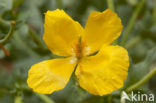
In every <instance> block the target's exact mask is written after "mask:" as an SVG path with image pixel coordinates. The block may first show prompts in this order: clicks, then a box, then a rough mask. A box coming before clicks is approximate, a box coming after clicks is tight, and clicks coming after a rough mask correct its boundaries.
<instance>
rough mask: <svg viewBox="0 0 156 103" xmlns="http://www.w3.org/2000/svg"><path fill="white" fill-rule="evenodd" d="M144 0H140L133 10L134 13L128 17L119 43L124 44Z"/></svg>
mask: <svg viewBox="0 0 156 103" xmlns="http://www.w3.org/2000/svg"><path fill="white" fill-rule="evenodd" d="M145 1H146V0H142V1H140V3H139V4H138V6H137V8H136V10H135V11H134V13H133V14H132V17H131V18H130V20H129V22H128V24H127V27H126V28H125V30H124V32H123V36H122V39H121V45H123V46H124V45H125V42H126V41H127V38H128V36H129V35H130V33H131V30H132V28H133V26H134V24H135V21H136V19H137V17H138V15H139V13H140V11H141V9H142V7H143V5H144V4H145Z"/></svg>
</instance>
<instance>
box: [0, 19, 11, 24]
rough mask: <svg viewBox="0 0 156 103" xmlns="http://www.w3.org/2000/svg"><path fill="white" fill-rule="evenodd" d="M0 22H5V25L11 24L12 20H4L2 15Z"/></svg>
mask: <svg viewBox="0 0 156 103" xmlns="http://www.w3.org/2000/svg"><path fill="white" fill-rule="evenodd" d="M0 24H4V25H7V26H8V25H10V21H8V20H4V19H3V18H2V17H0Z"/></svg>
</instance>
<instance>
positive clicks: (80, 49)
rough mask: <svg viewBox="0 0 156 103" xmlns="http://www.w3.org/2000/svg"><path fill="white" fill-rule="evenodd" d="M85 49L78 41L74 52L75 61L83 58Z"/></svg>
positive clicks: (82, 43)
mask: <svg viewBox="0 0 156 103" xmlns="http://www.w3.org/2000/svg"><path fill="white" fill-rule="evenodd" d="M85 47H86V45H85V43H84V42H82V41H80V42H78V43H76V44H75V47H74V52H75V56H76V58H77V59H81V58H82V57H83V56H84V54H85V53H84V48H85Z"/></svg>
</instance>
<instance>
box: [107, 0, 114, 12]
mask: <svg viewBox="0 0 156 103" xmlns="http://www.w3.org/2000/svg"><path fill="white" fill-rule="evenodd" d="M107 5H108V8H109V9H111V10H112V11H114V3H113V0H107Z"/></svg>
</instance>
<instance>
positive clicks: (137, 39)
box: [125, 36, 143, 49]
mask: <svg viewBox="0 0 156 103" xmlns="http://www.w3.org/2000/svg"><path fill="white" fill-rule="evenodd" d="M142 40H143V39H142V38H141V37H140V36H137V37H134V38H133V39H132V40H130V41H129V42H127V43H126V44H125V48H126V49H130V48H132V47H133V46H135V45H136V44H138V43H139V42H141V41H142Z"/></svg>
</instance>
